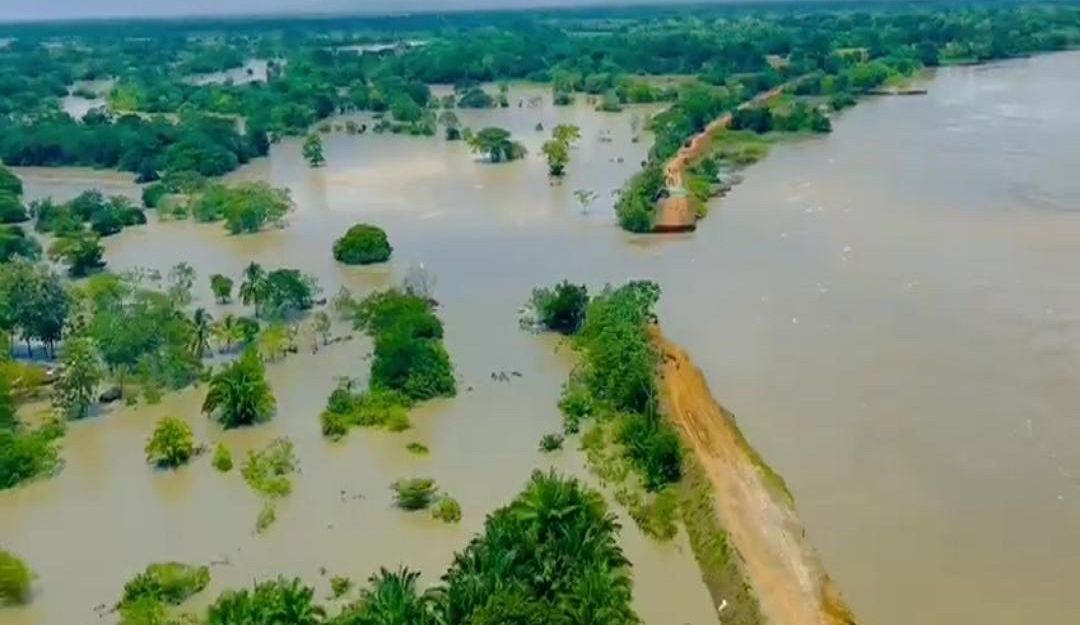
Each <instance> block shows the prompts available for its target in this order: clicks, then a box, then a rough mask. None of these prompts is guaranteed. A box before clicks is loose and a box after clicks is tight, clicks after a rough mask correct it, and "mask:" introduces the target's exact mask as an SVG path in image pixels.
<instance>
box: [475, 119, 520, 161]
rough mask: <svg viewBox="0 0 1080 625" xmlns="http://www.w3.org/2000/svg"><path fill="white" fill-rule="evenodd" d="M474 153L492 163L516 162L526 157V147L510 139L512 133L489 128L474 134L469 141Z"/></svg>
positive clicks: (501, 129)
mask: <svg viewBox="0 0 1080 625" xmlns="http://www.w3.org/2000/svg"><path fill="white" fill-rule="evenodd" d="M467 141H468V144H469V147H470V148H471V149H472V151H473V152H477V153H479V154H482V155H484V156H485V157H486V158H487V159H488V161H490V162H492V163H502V162H506V161H514V160H517V159H519V158H522V157H524V156H525V154H526V151H525V146H523V145H521V144H520V143H518V142H517V141H514V140H513V139H511V137H510V131H509V130H506V129H503V128H495V127H488V128H484V129H481V130H479V131H477V132H475V133H473V134H472V135H471V136H470V137H468V139H467Z"/></svg>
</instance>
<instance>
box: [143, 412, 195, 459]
mask: <svg viewBox="0 0 1080 625" xmlns="http://www.w3.org/2000/svg"><path fill="white" fill-rule="evenodd" d="M194 454H195V436H194V435H193V434H192V433H191V426H190V425H188V424H187V422H186V421H183V420H181V419H177V418H176V417H165V418H163V419H161V420H160V421H158V424H157V426H155V427H154V433H153V434H151V435H150V440H149V441H147V443H146V460H147V462H152V463H154V464H156V465H157V466H159V467H178V466H180V465H182V464H185V463H186V462H187V461H188V460H190V459H191V456H192V455H194Z"/></svg>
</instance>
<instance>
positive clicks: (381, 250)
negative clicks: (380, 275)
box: [334, 224, 394, 265]
mask: <svg viewBox="0 0 1080 625" xmlns="http://www.w3.org/2000/svg"><path fill="white" fill-rule="evenodd" d="M393 250H394V248H392V247H391V246H390V242H389V241H388V240H387V238H386V233H385V232H383V230H382V229H381V228H378V227H376V226H372V225H369V224H356V225H355V226H353V227H351V228H349V230H348V232H346V233H345V236H343V237H341V238H340V239H338V240H337V241H336V242H335V243H334V258H335V259H337V260H338V261H340V262H343V263H345V264H346V265H368V264H371V263H381V262H385V261H386V260H387V259H389V258H390V254H391V253H392V252H393Z"/></svg>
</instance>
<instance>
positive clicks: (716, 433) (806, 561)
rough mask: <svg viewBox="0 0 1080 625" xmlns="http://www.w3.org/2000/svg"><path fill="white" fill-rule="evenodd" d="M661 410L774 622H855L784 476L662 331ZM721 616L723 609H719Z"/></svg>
mask: <svg viewBox="0 0 1080 625" xmlns="http://www.w3.org/2000/svg"><path fill="white" fill-rule="evenodd" d="M654 341H655V344H656V345H657V347H658V348H659V350H660V352H661V354H662V356H663V363H662V367H661V368H662V374H663V381H662V383H661V391H662V394H663V399H664V408H665V411H666V414H667V415H668V417H669V418H670V419H671V420H672V422H673V423H674V424H675V425H676V427H677V429H678V431H679V433H680V434H681V435H682V437H683V440H684V442H685V443H686V445H687V446H688V447H689V448H690V449H691V450H692V451H693V453H694V454H695V455H696V457H697V459H698V462H699V463H700V464H701V466H702V467H703V468H704V470H705V472H706V473H707V475H708V478H709V481H710V482H711V483H712V486H713V490H714V492H713V495H714V497H713V498H714V502H715V509H716V513H717V515H718V517H719V520H720V522H721V524H722V525H723V526H724V528H725V529H726V530H727V532H728V535H729V540H730V542H731V544H732V545H734V547H735V548H736V549H737V551H738V553H739V555H740V556H741V559H742V565H743V567H742V568H743V570H744V572H745V576H746V578H747V580H748V581H749V583H750V585H751V587H752V588H753V590H754V594H755V595H756V596H757V599H758V603H759V605H760V610H761V613H762V615H763V616H764V617H765V620H766V621H767V622H768V623H770V624H772V625H852V624H854V623H855V620H854V617H853V616H852V614H851V612H850V610H849V609H848V607H847V606H846V605H845V604H844V601H843V599H842V598H841V597H840V595H839V593H838V591H837V590H836V588H835V587H834V586H833V584H832V581H831V580H830V579H829V576H828V575H827V574H826V573H825V570H824V568H823V567H822V564H821V561H820V559H819V558H818V556H817V554H816V553H815V552H814V549H813V547H812V546H811V545H810V543H809V541H808V540H807V539H806V531H805V530H804V528H803V526H802V523H801V522H800V521H799V518H798V516H797V514H796V513H795V508H794V505H793V503H792V501H791V498H790V495H789V494H788V493H787V490H786V487H785V485H784V483H783V480H781V479H780V477H779V476H778V475H776V474H775V473H773V472H772V470H771V469H769V468H768V466H767V465H765V463H764V462H763V461H762V460H761V458H760V457H759V456H758V455H757V453H756V452H755V451H754V450H753V448H751V447H750V446H749V444H748V443H747V442H746V440H745V439H744V438H743V436H742V433H741V432H740V431H739V428H738V427H737V426H736V424H735V420H734V417H733V415H732V414H731V413H730V412H728V411H727V410H725V409H724V408H723V407H721V406H720V405H719V404H717V403H716V400H714V399H713V397H712V394H711V393H710V391H709V387H708V384H707V383H706V382H705V378H704V376H703V375H702V374H701V371H700V370H699V369H698V368H697V367H696V366H694V364H693V362H691V360H690V358H689V357H688V356H687V354H686V352H684V351H683V350H682V349H680V348H679V347H678V346H676V345H675V344H673V343H671V342H670V341H668V340H667V339H665V338H664V337H663V336H662V335H661V334H660V333H659V331H655V332H654ZM720 621H721V623H722V622H723V610H720Z"/></svg>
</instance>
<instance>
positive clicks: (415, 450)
mask: <svg viewBox="0 0 1080 625" xmlns="http://www.w3.org/2000/svg"><path fill="white" fill-rule="evenodd" d="M405 449H407V450H409V453H411V454H416V455H418V456H426V455H427V454H428V451H429V450H428V448H427V445H424V444H423V443H415V442H414V443H409V444H408V445H406V446H405Z"/></svg>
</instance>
